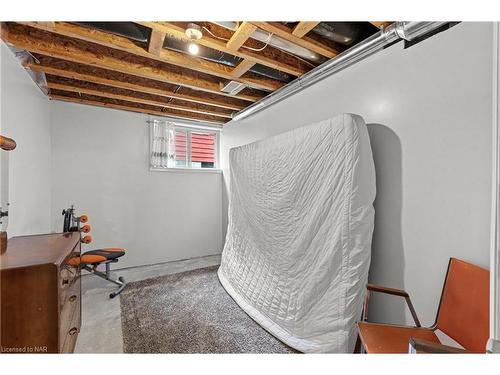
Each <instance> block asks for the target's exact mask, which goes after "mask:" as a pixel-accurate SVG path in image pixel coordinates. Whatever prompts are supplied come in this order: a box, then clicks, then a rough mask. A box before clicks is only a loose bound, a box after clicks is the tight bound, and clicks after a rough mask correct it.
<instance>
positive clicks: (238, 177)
mask: <svg viewBox="0 0 500 375" xmlns="http://www.w3.org/2000/svg"><path fill="white" fill-rule="evenodd" d="M230 171H231V172H230V173H231V179H230V200H229V224H228V233H227V237H226V244H225V246H224V250H223V253H222V261H221V266H220V268H219V271H218V274H219V279H220V281H221V283H222V285H223V286H224V288H225V289H226V291H227V292H228V293H229V294H230V295H231V296H232V297H233V299H234V300H235V301H236V302H237V303H238V304H239V306H240V307H241V308H242V309H243V310H244V311H245V312H247V313H248V314H249V315H250V316H251V317H252V318H253V319H254V320H255V321H257V322H258V323H259V324H260V325H262V326H263V327H264V328H265V329H266V330H268V331H269V332H270V333H272V334H273V335H274V336H276V337H277V338H279V339H280V340H282V341H283V342H285V343H286V344H288V345H290V346H291V347H293V348H295V349H297V350H299V351H302V352H306V353H317V352H323V353H345V352H352V351H353V349H354V344H355V341H356V337H357V334H356V327H355V323H356V321H358V320H359V318H360V315H361V309H362V301H363V297H364V290H365V285H366V282H367V275H368V268H369V265H370V253H371V240H372V233H373V220H374V209H373V200H374V198H375V169H374V165H373V158H372V152H371V147H370V141H369V138H368V132H367V129H366V125H365V123H364V120H363V119H362V118H361V117H360V116H357V115H351V114H343V115H340V116H336V117H333V118H331V119H328V120H326V121H322V122H319V123H316V124H313V125H309V126H305V127H302V128H298V129H295V130H292V131H289V132H286V133H283V134H280V135H277V136H274V137H271V138H268V139H265V140H262V141H258V142H255V143H251V144H248V145H245V146H241V147H237V148H233V149H231V151H230Z"/></svg>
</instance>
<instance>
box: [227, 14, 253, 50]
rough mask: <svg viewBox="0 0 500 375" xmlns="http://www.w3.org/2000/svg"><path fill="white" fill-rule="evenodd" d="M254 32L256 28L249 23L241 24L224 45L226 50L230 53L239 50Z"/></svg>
mask: <svg viewBox="0 0 500 375" xmlns="http://www.w3.org/2000/svg"><path fill="white" fill-rule="evenodd" d="M255 30H257V26H254V25H252V24H251V23H250V22H246V21H245V22H242V23H241V25H240V26H239V27H238V28H237V29H236V31H235V32H234V34H233V36H232V37H231V39H229V40H228V42H227V43H226V48H227V49H229V50H230V51H237V50H239V49H240V47H241V46H242V45H243V44H244V43H245V42H246V41H247V39H248V38H250V36H251V35H252V34H253V32H254V31H255Z"/></svg>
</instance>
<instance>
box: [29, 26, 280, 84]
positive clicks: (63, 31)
mask: <svg viewBox="0 0 500 375" xmlns="http://www.w3.org/2000/svg"><path fill="white" fill-rule="evenodd" d="M20 23H21V24H24V25H27V26H30V27H33V28H37V29H40V30H44V31H49V32H52V33H55V34H58V35H61V36H65V37H70V38H75V39H80V40H83V41H86V42H90V43H96V44H99V45H101V46H104V47H109V48H113V49H117V50H120V51H124V52H128V53H131V54H134V55H137V56H141V57H146V58H150V59H154V60H157V61H162V62H165V63H168V64H172V65H176V66H178V67H181V68H186V69H192V70H195V71H197V72H201V73H205V74H210V75H214V76H216V77H220V78H224V79H234V77H233V76H232V74H231V71H232V68H231V67H229V66H226V65H224V64H221V63H217V62H213V61H208V60H204V59H201V58H199V57H194V56H190V55H187V54H184V53H182V52H176V51H172V50H168V49H164V48H162V46H163V41H164V39H165V35H166V34H165V32H164V31H161V30H158V29H154V30H152V31H151V39H150V42H149V46H148V49H149V50H146V49H145V48H143V47H141V46H140V45H138V44H137V43H134V42H133V41H131V40H129V39H127V38H124V37H121V36H118V35H114V34H111V33H106V32H103V31H99V30H96V29H90V28H87V27H83V26H78V25H74V24H71V23H67V22H56V23H55V25H54V26H48V25H45V24H42V23H40V22H20ZM151 48H152V50H151ZM238 81H239V82H242V83H244V84H245V85H247V86H250V87H253V88H256V89H261V90H268V91H274V90H277V89H279V88H280V87H282V86H283V85H284V83H282V82H280V81H277V80H273V79H270V78H267V77H263V76H255V75H254V76H249V77H241V78H240V79H238Z"/></svg>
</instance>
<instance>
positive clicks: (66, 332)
mask: <svg viewBox="0 0 500 375" xmlns="http://www.w3.org/2000/svg"><path fill="white" fill-rule="evenodd" d="M78 256H80V234H79V233H78V232H73V233H56V234H45V235H35V236H22V237H14V238H11V239H9V241H8V244H7V251H6V252H5V253H4V254H2V255H1V256H0V270H1V271H0V282H1V284H0V289H1V294H0V304H1V316H0V320H1V327H0V331H1V338H0V349H1V352H2V353H16V352H18V353H19V352H20V353H71V352H73V349H74V347H75V343H76V338H77V336H78V332H79V331H80V323H81V290H80V267H79V266H73V265H72V263H73V262H71V259H72V258H74V257H78Z"/></svg>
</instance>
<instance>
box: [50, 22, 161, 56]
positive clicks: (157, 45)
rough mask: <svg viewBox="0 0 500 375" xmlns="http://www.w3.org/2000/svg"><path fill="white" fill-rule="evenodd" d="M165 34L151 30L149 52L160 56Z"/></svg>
mask: <svg viewBox="0 0 500 375" xmlns="http://www.w3.org/2000/svg"><path fill="white" fill-rule="evenodd" d="M56 29H57V28H56ZM165 36H166V35H165V33H161V32H159V31H158V30H151V35H150V36H149V43H148V52H149V53H151V54H153V55H155V56H160V52H161V50H162V49H163V42H164V41H165Z"/></svg>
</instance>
